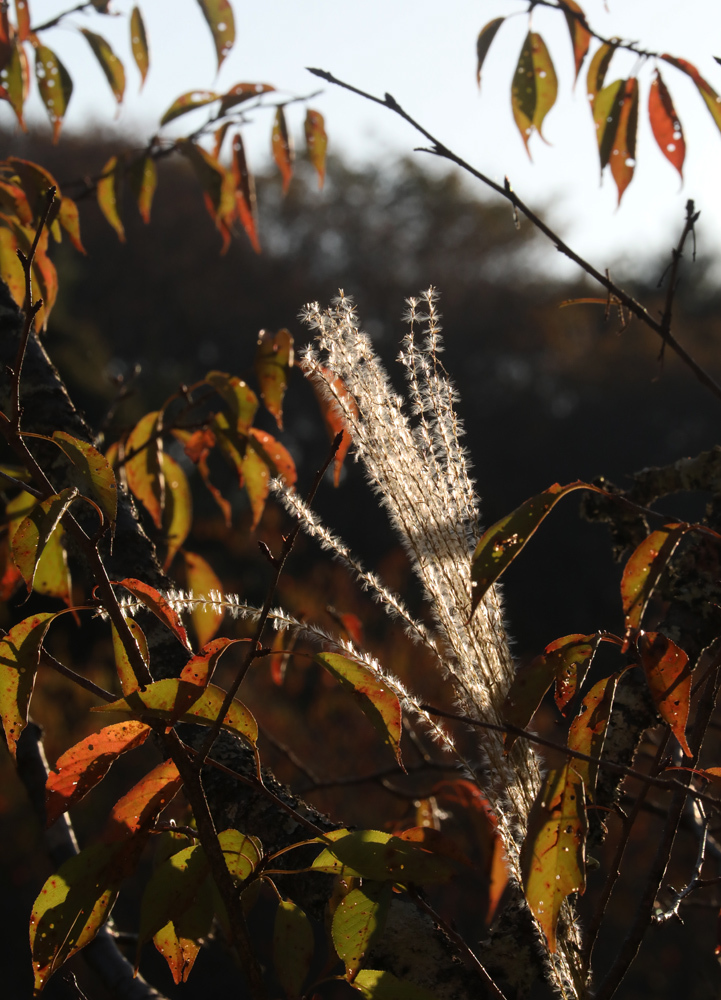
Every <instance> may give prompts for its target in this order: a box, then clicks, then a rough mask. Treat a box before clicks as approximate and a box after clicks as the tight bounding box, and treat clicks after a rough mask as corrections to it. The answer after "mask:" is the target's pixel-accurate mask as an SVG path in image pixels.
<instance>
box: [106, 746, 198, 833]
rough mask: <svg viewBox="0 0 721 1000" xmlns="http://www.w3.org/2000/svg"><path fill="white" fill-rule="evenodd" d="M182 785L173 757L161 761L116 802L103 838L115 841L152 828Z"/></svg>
mask: <svg viewBox="0 0 721 1000" xmlns="http://www.w3.org/2000/svg"><path fill="white" fill-rule="evenodd" d="M181 786H182V780H181V778H180V775H179V774H178V769H177V767H176V766H175V764H174V763H173V762H172V760H164V761H163V762H162V763H161V764H158V765H157V767H154V768H153V769H152V771H149V772H148V774H146V775H145V776H144V777H143V778H141V780H140V781H138V782H137V784H135V785H133V787H132V788H131V789H130V791H129V792H126V793H125V795H123V796H122V797H121V798H120V799H118V801H117V802H116V803H115V805H114V806H113V809H112V812H111V814H110V818H109V820H108V823H107V825H106V828H105V832H104V834H103V840H104V842H105V843H106V844H113V843H116V842H117V841H123V840H127V839H128V838H130V837H133V836H135V835H136V834H138V833H141V832H144V831H147V830H149V829H150V827H151V826H152V825H153V823H154V822H155V820H156V819H157V817H158V815H159V814H160V813H161V812H162V811H163V809H165V807H166V806H167V805H168V803H169V802H171V801H172V799H173V798H174V797H175V796H176V795H177V794H178V792H179V791H180V788H181Z"/></svg>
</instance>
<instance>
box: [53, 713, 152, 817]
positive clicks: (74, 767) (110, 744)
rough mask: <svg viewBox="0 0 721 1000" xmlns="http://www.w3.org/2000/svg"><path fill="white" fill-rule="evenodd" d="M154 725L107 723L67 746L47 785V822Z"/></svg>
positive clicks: (92, 784) (75, 798) (101, 775)
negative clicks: (103, 727)
mask: <svg viewBox="0 0 721 1000" xmlns="http://www.w3.org/2000/svg"><path fill="white" fill-rule="evenodd" d="M149 735H150V726H148V725H146V724H145V723H144V722H136V721H135V720H133V719H130V720H128V721H127V722H118V723H116V724H115V725H113V726H106V727H105V729H101V730H100V732H99V733H93V734H91V735H90V736H87V737H86V738H85V739H84V740H81V741H80V742H79V743H76V744H75V746H73V747H71V748H70V749H69V750H66V751H65V753H64V754H62V756H61V757H59V758H58V760H57V761H56V763H55V767H54V769H53V770H52V771H51V772H50V774H49V775H48V779H47V782H46V785H45V813H46V820H47V826H51V825H52V824H53V823H54V822H55V820H56V819H57V818H58V817H59V816H62V814H63V813H64V812H66V811H67V810H68V809H69V808H70V807H71V806H73V805H75V804H76V803H77V802H79V801H80V800H81V799H83V798H84V797H85V796H86V795H87V793H88V792H89V791H90V789H91V788H94V787H95V785H97V784H98V782H99V781H101V780H102V779H103V778H104V777H105V775H106V774H107V773H108V771H109V770H110V767H111V766H112V764H113V763H114V762H115V760H117V758H118V757H119V756H120V754H123V753H127V751H128V750H133V749H134V748H135V747H139V746H141V744H143V743H144V742H145V740H146V739H147V738H148V736H149Z"/></svg>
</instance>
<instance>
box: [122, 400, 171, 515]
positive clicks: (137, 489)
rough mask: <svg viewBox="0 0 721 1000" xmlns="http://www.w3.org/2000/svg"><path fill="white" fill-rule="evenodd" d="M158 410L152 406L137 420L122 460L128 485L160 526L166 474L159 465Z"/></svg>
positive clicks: (161, 454)
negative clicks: (124, 461) (124, 459)
mask: <svg viewBox="0 0 721 1000" xmlns="http://www.w3.org/2000/svg"><path fill="white" fill-rule="evenodd" d="M159 424H160V413H159V411H158V410H153V411H152V412H151V413H146V415H145V416H144V417H143V418H142V419H141V420H140V421H139V422H138V423H137V424H136V426H135V427H134V428H133V430H132V431H131V432H130V436H129V437H128V440H127V441H126V443H125V453H126V455H130V458H129V459H128V460H127V461H126V463H125V475H126V478H127V481H128V486H129V488H130V490H131V491H132V492H133V494H134V495H135V496H136V497H137V498H138V500H140V502H141V503H142V504H143V506H144V507H145V509H146V510H147V511H148V513H149V514H150V516H151V517H152V519H153V523H154V524H155V526H156V528H162V526H163V508H164V506H165V476H164V474H163V465H162V457H163V450H162V438H161V436H160V435H159V434H158V429H159Z"/></svg>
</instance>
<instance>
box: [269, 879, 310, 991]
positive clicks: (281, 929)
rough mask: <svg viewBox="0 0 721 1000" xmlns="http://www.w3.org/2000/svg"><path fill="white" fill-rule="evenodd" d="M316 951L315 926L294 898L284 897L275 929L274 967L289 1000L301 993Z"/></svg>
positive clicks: (277, 913)
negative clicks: (313, 926)
mask: <svg viewBox="0 0 721 1000" xmlns="http://www.w3.org/2000/svg"><path fill="white" fill-rule="evenodd" d="M314 950H315V941H314V937H313V928H312V926H311V923H310V920H308V917H307V916H306V915H305V912H304V911H303V910H302V909H301V907H300V906H296V904H295V903H294V902H293V901H292V900H290V899H281V900H280V902H279V903H278V909H277V910H276V911H275V925H274V928H273V968H274V971H275V974H276V976H277V977H278V982H279V983H280V985H281V987H282V989H283V991H284V992H285V995H286V996H287V997H288V1000H293V998H295V997H299V996H301V994H302V989H303V983H304V982H305V979H306V976H307V975H308V973H309V971H310V965H311V962H312V961H313V952H314Z"/></svg>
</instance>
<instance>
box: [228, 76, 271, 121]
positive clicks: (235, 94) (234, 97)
mask: <svg viewBox="0 0 721 1000" xmlns="http://www.w3.org/2000/svg"><path fill="white" fill-rule="evenodd" d="M274 90H275V87H273V86H272V85H271V84H270V83H236V84H235V85H234V86H232V87H231V88H230V90H226V92H225V93H224V94H222V95H221V101H220V111H219V116H221V117H222V116H223V115H224V114H225V113H226V112H227V111H229V110H230V109H231V108H234V107H237V105H238V104H243V103H244V102H245V101H249V100H251V98H253V97H259V96H260V95H261V94H269V93H271V92H272V91H274Z"/></svg>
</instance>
